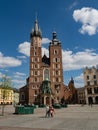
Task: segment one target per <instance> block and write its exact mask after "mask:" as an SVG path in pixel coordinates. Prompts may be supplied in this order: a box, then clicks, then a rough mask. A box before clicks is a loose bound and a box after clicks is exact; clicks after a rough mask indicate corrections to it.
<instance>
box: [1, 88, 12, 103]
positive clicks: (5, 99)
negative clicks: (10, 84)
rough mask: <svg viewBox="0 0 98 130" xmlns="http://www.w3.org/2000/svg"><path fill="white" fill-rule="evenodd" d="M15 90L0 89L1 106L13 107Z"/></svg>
mask: <svg viewBox="0 0 98 130" xmlns="http://www.w3.org/2000/svg"><path fill="white" fill-rule="evenodd" d="M12 103H13V90H12V89H4V88H2V87H0V104H7V105H12Z"/></svg>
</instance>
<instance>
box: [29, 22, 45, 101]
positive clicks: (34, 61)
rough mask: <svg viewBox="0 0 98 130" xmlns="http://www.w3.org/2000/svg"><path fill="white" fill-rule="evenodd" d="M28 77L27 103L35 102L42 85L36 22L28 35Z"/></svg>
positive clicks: (40, 53) (39, 33)
mask: <svg viewBox="0 0 98 130" xmlns="http://www.w3.org/2000/svg"><path fill="white" fill-rule="evenodd" d="M30 40H31V45H30V77H29V86H28V87H29V91H28V92H29V94H28V95H29V103H32V102H35V101H37V95H38V94H39V90H40V86H41V84H42V80H43V79H42V78H43V76H42V47H41V43H42V33H41V31H40V28H39V25H38V21H37V20H36V21H35V25H34V29H33V30H32V32H31V34H30Z"/></svg>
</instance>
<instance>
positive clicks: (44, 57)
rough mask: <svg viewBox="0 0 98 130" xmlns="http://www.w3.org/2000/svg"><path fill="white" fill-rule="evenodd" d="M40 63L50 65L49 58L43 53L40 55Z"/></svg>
mask: <svg viewBox="0 0 98 130" xmlns="http://www.w3.org/2000/svg"><path fill="white" fill-rule="evenodd" d="M42 63H43V65H50V61H49V58H48V57H47V56H46V55H45V54H44V56H43V57H42Z"/></svg>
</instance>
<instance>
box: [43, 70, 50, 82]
mask: <svg viewBox="0 0 98 130" xmlns="http://www.w3.org/2000/svg"><path fill="white" fill-rule="evenodd" d="M46 79H48V80H49V79H50V75H49V70H48V69H45V70H44V80H46Z"/></svg>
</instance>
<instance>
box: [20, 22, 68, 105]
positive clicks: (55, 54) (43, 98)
mask: <svg viewBox="0 0 98 130" xmlns="http://www.w3.org/2000/svg"><path fill="white" fill-rule="evenodd" d="M29 71H30V73H29V77H28V78H27V80H26V85H25V86H23V87H22V88H20V99H19V100H20V101H19V103H21V104H54V103H60V102H61V99H62V98H65V99H66V95H65V90H66V87H65V85H64V84H63V67H62V46H61V43H60V41H59V40H58V38H57V34H56V32H53V34H52V40H51V42H50V44H49V57H47V56H46V55H45V54H44V55H43V56H42V33H41V30H40V28H39V24H38V21H37V20H35V23H34V28H33V29H32V32H31V34H30V70H29ZM68 91H69V90H68ZM67 96H68V95H67ZM68 98H69V97H68Z"/></svg>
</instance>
